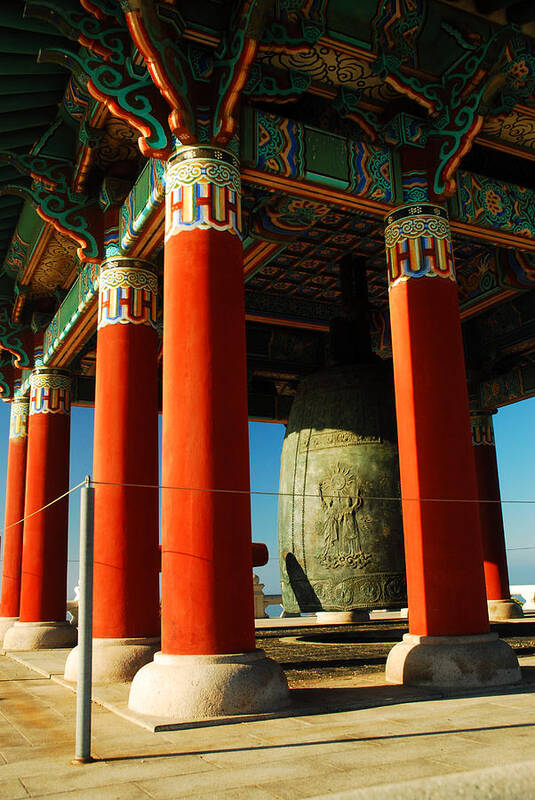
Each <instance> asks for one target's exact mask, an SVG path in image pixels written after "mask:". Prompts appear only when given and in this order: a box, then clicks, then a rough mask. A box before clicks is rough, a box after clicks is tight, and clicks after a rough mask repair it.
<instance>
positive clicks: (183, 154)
mask: <svg viewBox="0 0 535 800" xmlns="http://www.w3.org/2000/svg"><path fill="white" fill-rule="evenodd" d="M165 204H166V208H165V226H166V230H165V241H166V242H167V241H168V240H169V239H170V238H171V237H172V236H176V235H177V234H179V233H182V232H184V231H191V230H196V229H201V230H210V229H212V230H218V231H227V232H228V233H231V234H234V235H236V236H238V238H239V239H241V238H242V221H241V177H240V163H239V160H238V158H237V157H236V156H235V155H234V153H232V152H231V151H230V150H226V149H224V148H221V147H213V146H211V145H196V146H192V147H180V148H179V149H178V150H176V151H175V152H174V153H173V155H172V156H171V158H170V159H169V161H168V162H167V168H166V178H165Z"/></svg>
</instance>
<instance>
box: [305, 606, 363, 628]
mask: <svg viewBox="0 0 535 800" xmlns="http://www.w3.org/2000/svg"><path fill="white" fill-rule="evenodd" d="M369 619H370V612H369V611H365V610H364V609H361V608H355V609H352V610H351V611H318V612H317V613H316V622H317V623H318V625H341V624H343V623H345V622H369Z"/></svg>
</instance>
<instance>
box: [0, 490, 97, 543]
mask: <svg viewBox="0 0 535 800" xmlns="http://www.w3.org/2000/svg"><path fill="white" fill-rule="evenodd" d="M82 486H85V481H82V482H81V483H78V484H77V485H76V486H73V487H72V488H71V489H69V490H68V491H67V492H64V493H63V494H60V495H59V497H56V498H55V499H54V500H51V501H50V503H47V504H46V506H42V507H41V508H38V509H37V510H36V511H32V513H31V514H26V515H25V516H24V517H22V519H19V520H17V521H16V522H10V523H9V525H6V526H5V527H4V528H0V533H5V532H6V531H7V529H8V528H13V527H14V526H15V525H20V523H21V522H24V521H25V520H27V519H30V518H31V517H35V515H36V514H40V513H41V511H45V510H46V509H47V508H50V506H53V505H54V503H59V501H60V500H63V498H64V497H68V496H69V495H70V494H72V493H73V492H75V491H76V490H77V489H80V488H81V487H82Z"/></svg>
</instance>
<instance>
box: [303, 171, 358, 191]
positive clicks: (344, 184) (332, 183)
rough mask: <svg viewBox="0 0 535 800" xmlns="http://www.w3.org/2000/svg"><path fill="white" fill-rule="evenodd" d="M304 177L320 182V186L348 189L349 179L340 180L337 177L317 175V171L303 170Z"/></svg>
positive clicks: (313, 181)
mask: <svg viewBox="0 0 535 800" xmlns="http://www.w3.org/2000/svg"><path fill="white" fill-rule="evenodd" d="M305 179H306V180H307V181H312V183H321V184H322V186H329V187H330V188H331V189H341V190H342V191H346V190H347V189H349V181H342V180H340V179H339V178H330V177H329V176H327V175H319V174H318V173H317V172H309V171H308V170H307V171H306V172H305Z"/></svg>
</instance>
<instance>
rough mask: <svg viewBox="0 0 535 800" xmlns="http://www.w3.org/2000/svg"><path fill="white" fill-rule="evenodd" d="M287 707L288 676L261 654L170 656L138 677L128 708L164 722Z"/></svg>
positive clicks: (156, 659) (162, 655) (156, 661)
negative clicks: (165, 720) (163, 719)
mask: <svg viewBox="0 0 535 800" xmlns="http://www.w3.org/2000/svg"><path fill="white" fill-rule="evenodd" d="M289 702H290V699H289V692H288V684H287V682H286V676H285V675H284V672H283V671H282V669H281V668H280V667H279V665H278V664H277V663H276V662H275V661H272V660H271V659H270V658H267V656H266V655H265V653H264V651H263V650H255V651H253V652H251V653H231V654H228V655H184V656H182V655H168V654H167V653H156V655H155V656H154V661H153V662H152V663H151V664H147V666H145V667H143V668H142V669H141V670H140V671H139V672H138V673H137V675H136V677H135V678H134V680H133V682H132V687H131V689H130V699H129V701H128V706H129V708H130V709H131V710H132V711H137V712H138V713H139V714H149V715H151V716H155V717H163V718H165V719H169V720H171V719H173V720H179V719H202V718H203V717H218V716H228V715H231V714H255V713H262V712H266V711H275V710H277V709H280V708H283V707H284V706H287V705H288V704H289Z"/></svg>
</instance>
